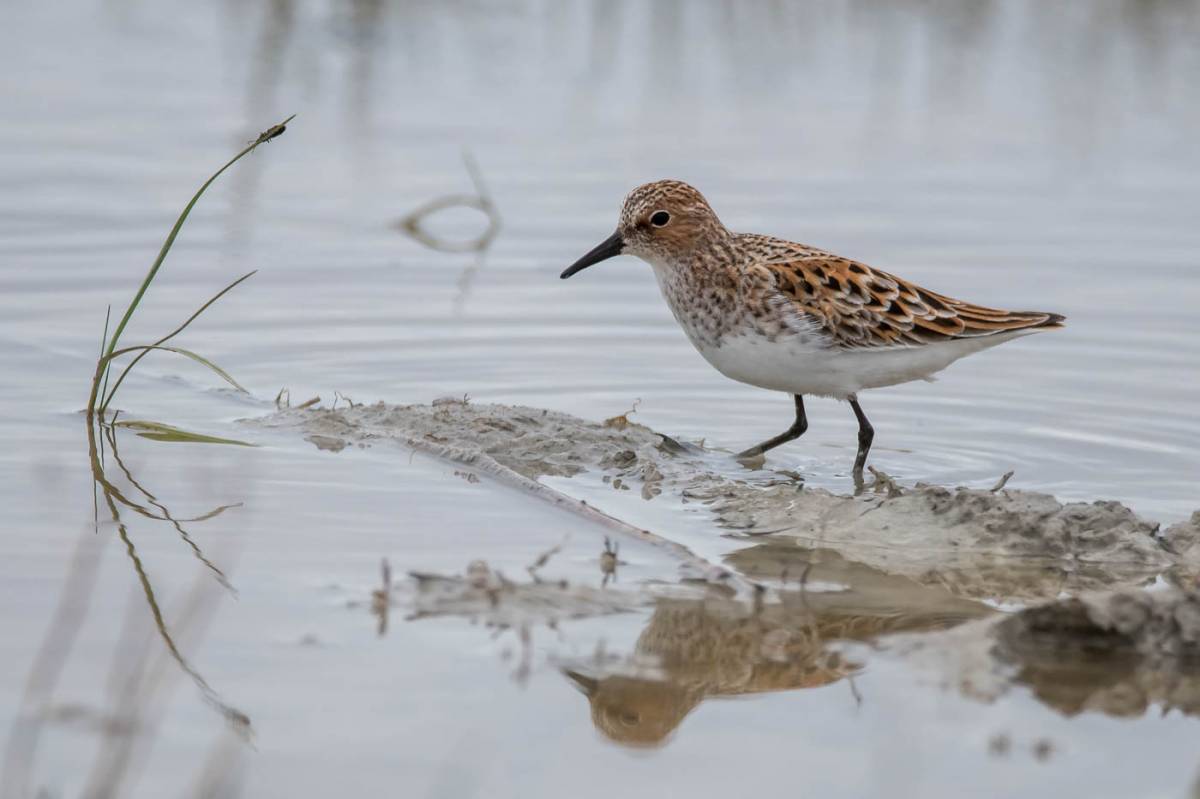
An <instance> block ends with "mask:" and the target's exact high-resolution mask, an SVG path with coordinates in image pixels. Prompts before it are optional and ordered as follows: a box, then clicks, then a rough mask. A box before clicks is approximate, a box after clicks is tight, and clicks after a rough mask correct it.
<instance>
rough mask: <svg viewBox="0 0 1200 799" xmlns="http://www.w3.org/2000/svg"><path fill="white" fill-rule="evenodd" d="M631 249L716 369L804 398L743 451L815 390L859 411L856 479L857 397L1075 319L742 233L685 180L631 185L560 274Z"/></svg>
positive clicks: (774, 441) (868, 432)
mask: <svg viewBox="0 0 1200 799" xmlns="http://www.w3.org/2000/svg"><path fill="white" fill-rule="evenodd" d="M623 254H627V255H636V256H637V257H639V258H641V259H642V260H643V261H646V262H647V263H648V264H650V266H651V267H653V269H654V276H655V278H657V280H658V286H659V289H661V291H662V294H663V297H664V298H665V299H666V301H667V304H668V305H669V306H670V307H671V312H672V313H673V314H674V315H675V319H676V321H678V322H679V324H680V326H681V327H682V328H683V330H684V332H685V333H686V334H687V337H688V338H689V339H690V340H691V342H692V344H693V345H694V346H695V347H696V349H697V350H699V351H700V354H701V355H702V356H704V359H705V360H706V361H708V362H709V363H710V364H712V366H714V367H715V368H716V369H717V371H719V372H720V373H721V374H723V375H725V376H726V377H730V378H733V379H734V380H738V381H740V382H742V383H749V384H750V385H752V386H759V387H760V388H766V389H771V390H773V391H786V392H788V393H789V394H791V395H792V396H793V399H794V400H795V405H796V421H795V422H794V423H793V424H792V426H791V427H789V428H788V429H787V430H785V431H784V432H783V433H780V434H779V435H777V436H775V437H774V438H771V439H768V440H766V441H764V442H762V443H761V444H758V445H757V446H753V447H751V448H750V449H747V450H745V451H744V452H742V453H739V455H738V457H739V458H741V459H746V458H753V457H756V456H759V455H761V454H763V453H764V452H766V451H767V450H770V449H773V448H775V447H778V446H779V445H780V444H784V443H786V442H788V441H793V440H795V439H797V438H799V437H800V436H801V435H803V434H804V431H805V430H807V429H808V420H807V419H806V417H805V414H804V395H805V394H813V395H816V396H820V397H832V398H834V399H839V400H845V401H848V402H849V403H850V407H851V408H852V409H853V410H854V415H855V417H856V418H857V419H858V455H857V457H856V458H855V459H854V476H855V478H856V479H857V480H861V479H862V469H863V465H864V464H865V463H866V460H867V452H868V451H869V450H870V448H871V441H872V439H873V438H874V436H875V431H874V428H872V427H871V423H870V422H869V421H867V417H866V415H865V414H864V413H863V410H862V407H860V406H859V404H858V393H859V392H860V391H862V390H863V389H868V388H881V387H883V386H893V385H896V384H898V383H907V382H909V381H911V380H930V379H931V376H932V375H933V374H935V373H937V372H940V371H941V370H942V369H945V368H946V367H947V366H949V365H950V364H951V363H953V362H954V361H957V360H958V359H959V358H962V357H963V356H965V355H970V354H972V353H975V352H979V351H980V350H983V349H987V348H988V347H993V346H995V345H997V344H1000V343H1002V342H1005V341H1008V340H1009V339H1013V338H1017V337H1018V336H1024V335H1027V334H1029V333H1037V332H1040V331H1043V330H1051V329H1054V328H1059V327H1062V324H1063V321H1064V318H1065V317H1063V316H1061V315H1060V314H1056V313H1048V312H1044V311H1001V310H997V309H994V308H986V307H983V306H980V305H972V304H971V303H968V302H963V301H962V300H956V299H953V298H951V297H946V296H944V295H941V294H936V293H934V292H932V291H929V290H928V289H925V288H922V287H920V286H918V285H916V284H914V283H910V282H909V281H907V280H903V279H902V278H899V277H896V276H895V275H890V274H888V273H887V272H883V271H881V270H879V269H874V268H872V267H869V266H867V265H866V264H862V263H859V262H857V261H852V260H850V259H849V258H843V257H841V256H839V255H834V254H833V253H830V252H826V251H824V250H819V249H817V248H815V247H809V246H808V245H805V244H797V243H795V242H791V241H786V240H784V239H776V238H772V237H771V236H761V235H757V234H753V233H734V232H732V231H730V230H729V229H728V228H726V227H725V226H724V225H723V224H721V220H720V219H719V218H717V215H716V213H715V212H714V211H713V210H712V208H711V207H710V206H709V204H708V201H707V200H705V199H704V195H702V194H701V193H700V192H699V191H697V190H696V189H694V188H693V187H691V186H689V185H688V184H686V183H683V182H681V181H678V180H660V181H656V182H654V183H647V184H645V185H642V186H639V187H637V188H636V189H634V190H633V191H632V192H630V193H629V195H628V196H627V197H626V198H625V203H624V205H623V207H622V208H621V216H620V221H619V222H618V224H617V230H616V232H615V233H613V234H612V235H611V236H609V237H608V238H607V239H605V240H604V241H603V242H601V243H600V244H599V245H598V246H596V247H595V248H594V249H593V250H592V251H591V252H589V253H587V254H586V255H584V256H583V257H582V258H580V259H579V260H578V261H576V262H575V263H574V264H572V265H571V266H570V267H568V268H567V269H566V270H565V271H564V272H563V273H562V277H563V278H564V279H566V278H568V277H571V276H572V275H574V274H575V273H577V272H579V271H582V270H583V269H586V268H587V267H589V266H591V265H593V264H596V263H599V262H600V261H603V260H606V259H608V258H612V257H613V256H616V255H623Z"/></svg>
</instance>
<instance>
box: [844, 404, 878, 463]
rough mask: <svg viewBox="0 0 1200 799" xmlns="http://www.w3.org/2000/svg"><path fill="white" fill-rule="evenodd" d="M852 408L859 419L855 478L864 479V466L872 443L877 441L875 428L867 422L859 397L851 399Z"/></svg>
mask: <svg viewBox="0 0 1200 799" xmlns="http://www.w3.org/2000/svg"><path fill="white" fill-rule="evenodd" d="M850 407H851V408H853V409H854V416H855V418H857V419H858V457H856V458H855V459H854V476H855V477H859V478H861V477H862V470H863V466H865V465H866V463H867V453H868V452H870V451H871V442H872V441H873V440H874V439H875V428H874V427H871V423H870V422H868V421H867V415H866V414H865V413H863V409H862V408H861V407H860V406H859V404H858V397H851V398H850Z"/></svg>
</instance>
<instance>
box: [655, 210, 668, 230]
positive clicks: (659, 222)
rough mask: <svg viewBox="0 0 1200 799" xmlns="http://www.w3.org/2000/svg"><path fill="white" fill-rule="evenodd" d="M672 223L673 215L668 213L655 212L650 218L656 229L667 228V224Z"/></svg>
mask: <svg viewBox="0 0 1200 799" xmlns="http://www.w3.org/2000/svg"><path fill="white" fill-rule="evenodd" d="M670 221H671V215H670V214H668V213H667V212H666V211H655V212H654V214H653V215H652V216H651V217H650V224H652V225H654V226H655V227H666V224H667V223H668V222H670Z"/></svg>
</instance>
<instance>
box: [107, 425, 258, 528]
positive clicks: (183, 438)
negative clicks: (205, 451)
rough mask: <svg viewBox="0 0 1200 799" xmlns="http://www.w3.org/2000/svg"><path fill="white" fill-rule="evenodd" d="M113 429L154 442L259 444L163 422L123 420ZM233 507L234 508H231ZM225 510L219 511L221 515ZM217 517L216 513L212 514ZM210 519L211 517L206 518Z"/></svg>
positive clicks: (247, 445)
mask: <svg viewBox="0 0 1200 799" xmlns="http://www.w3.org/2000/svg"><path fill="white" fill-rule="evenodd" d="M112 426H113V427H125V428H128V429H130V430H133V431H134V432H135V433H137V435H139V436H141V437H142V438H149V439H151V440H152V441H170V442H175V443H186V444H232V445H234V446H238V447H254V446H257V444H251V443H249V442H248V441H238V440H237V439H234V438H221V437H219V436H207V435H204V434H203V433H193V432H191V431H190V430H182V429H180V428H178V427H174V426H172V425H169V424H163V423H162V422H150V421H145V420H141V419H123V420H121V421H119V422H113V425H112ZM230 507H232V506H230ZM221 510H224V508H220V509H218V511H217V513H219V512H220V511H221ZM211 515H214V516H215V515H216V513H214V514H211ZM204 518H209V517H207V516H206V517H204Z"/></svg>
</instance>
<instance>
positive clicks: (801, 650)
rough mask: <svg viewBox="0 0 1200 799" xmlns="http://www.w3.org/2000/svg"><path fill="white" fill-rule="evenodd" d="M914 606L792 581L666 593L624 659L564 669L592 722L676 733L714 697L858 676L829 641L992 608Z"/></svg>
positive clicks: (625, 739)
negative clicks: (759, 590) (773, 588)
mask: <svg viewBox="0 0 1200 799" xmlns="http://www.w3.org/2000/svg"><path fill="white" fill-rule="evenodd" d="M947 600H948V601H947V602H946V603H944V604H940V605H939V604H938V603H936V602H931V603H926V604H924V605H921V606H918V607H917V608H914V609H911V610H910V609H905V608H897V607H895V606H887V605H882V604H880V605H877V606H875V607H871V604H872V602H871V600H869V599H867V600H866V601H864V598H863V597H862V596H860V595H858V594H857V593H856V592H840V591H838V592H828V593H827V592H821V593H811V592H807V591H804V590H800V591H794V590H793V591H784V592H781V594H780V599H779V600H778V601H772V602H744V601H739V600H735V599H730V598H712V597H710V598H704V599H663V600H660V601H659V602H658V603H657V604H656V606H655V610H654V613H653V615H652V616H651V618H650V622H649V624H648V625H647V626H646V628H645V629H644V630H643V631H642V634H641V635H640V636H639V638H638V640H637V644H636V645H635V651H634V653H633V655H632V656H631V657H629V658H627V659H625V660H624V661H622V662H619V663H617V664H615V665H614V664H597V665H595V666H594V667H592V666H589V665H581V666H578V667H573V668H568V669H565V670H564V673H565V674H566V676H567V677H568V678H570V679H571V681H572V682H574V684H575V685H576V686H577V687H578V688H579V689H580V690H581V691H582V692H583V693H584V694H585V695H586V696H587V699H588V704H589V705H590V706H591V714H592V723H593V724H594V725H595V726H596V729H597V730H599V731H600V732H601V733H602V734H603V735H604V736H605V737H607V738H608V739H610V740H611V741H613V742H615V743H618V744H622V745H624V746H631V747H643V748H644V747H657V746H662V745H664V744H665V743H667V742H668V741H669V740H670V738H671V736H672V734H673V733H674V732H675V730H676V729H678V727H679V726H680V724H681V723H682V722H683V720H684V718H686V717H687V715H688V714H689V713H690V712H691V711H692V710H693V709H695V708H696V706H698V705H699V704H700V703H701V702H703V701H704V700H706V699H711V698H714V697H731V696H743V695H748V694H761V693H770V692H774V691H791V690H798V689H802V688H818V687H821V686H825V685H830V684H832V683H835V682H838V681H839V680H843V679H846V680H848V681H850V689H851V694H852V695H853V697H854V699H856V700H860V701H861V698H860V697H859V695H858V692H857V690H856V688H855V687H854V685H853V682H852V679H853V676H854V674H855V673H856V672H857V671H858V670H859V669H860V668H861V664H859V663H857V662H856V661H854V660H853V659H852V658H850V657H847V656H846V655H844V654H842V653H841V652H839V651H838V650H837V649H836V648H833V647H831V646H830V644H833V643H835V642H838V641H866V640H870V639H872V638H875V637H877V636H880V635H886V634H889V633H896V632H915V631H925V630H940V629H945V628H948V627H952V626H954V625H956V624H959V623H961V622H963V621H967V620H969V619H972V618H977V617H980V616H983V615H987V614H988V613H990V612H991V611H990V610H989V609H988V608H987V607H986V606H984V605H979V604H976V603H970V602H963V601H961V600H954V599H953V598H952V597H947Z"/></svg>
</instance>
